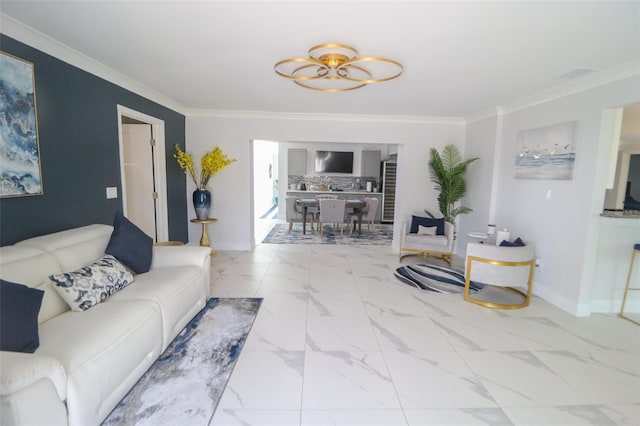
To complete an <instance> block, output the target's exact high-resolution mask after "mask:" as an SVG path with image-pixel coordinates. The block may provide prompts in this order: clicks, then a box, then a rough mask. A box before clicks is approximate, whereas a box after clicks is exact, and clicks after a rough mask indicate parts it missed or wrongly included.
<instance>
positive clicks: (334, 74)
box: [274, 43, 404, 92]
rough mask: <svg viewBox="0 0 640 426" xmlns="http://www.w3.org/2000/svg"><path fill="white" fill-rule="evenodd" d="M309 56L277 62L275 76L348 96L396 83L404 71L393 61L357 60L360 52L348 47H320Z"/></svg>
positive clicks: (341, 45)
mask: <svg viewBox="0 0 640 426" xmlns="http://www.w3.org/2000/svg"><path fill="white" fill-rule="evenodd" d="M308 53H309V57H307V58H290V59H283V60H282V61H279V62H277V63H276V64H275V65H274V69H275V71H276V73H277V74H278V75H280V76H282V77H285V78H289V79H291V80H293V82H294V83H296V84H298V85H300V86H302V87H305V88H307V89H312V90H318V91H320V92H346V91H349V90H355V89H359V88H361V87H364V86H366V85H367V84H371V83H381V82H383V81H389V80H393V79H394V78H397V77H398V76H400V74H402V71H403V70H404V67H403V66H402V64H401V63H400V62H398V61H394V60H393V59H386V58H380V57H378V56H358V51H357V50H356V49H354V48H353V47H351V46H347V45H346V44H339V43H325V44H319V45H317V46H313V47H312V48H311V49H309V52H308Z"/></svg>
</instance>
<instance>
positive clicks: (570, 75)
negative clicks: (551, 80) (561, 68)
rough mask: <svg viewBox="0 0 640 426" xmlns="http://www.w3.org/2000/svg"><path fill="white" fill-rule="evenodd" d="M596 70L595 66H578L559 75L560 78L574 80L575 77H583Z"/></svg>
mask: <svg viewBox="0 0 640 426" xmlns="http://www.w3.org/2000/svg"><path fill="white" fill-rule="evenodd" d="M594 71H595V70H594V69H593V68H576V69H575V70H573V71H569V72H568V73H566V74H562V75H561V76H558V79H562V80H573V79H576V78H578V77H582V76H583V75H586V74H589V73H592V72H594Z"/></svg>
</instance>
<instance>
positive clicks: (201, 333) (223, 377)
mask: <svg viewBox="0 0 640 426" xmlns="http://www.w3.org/2000/svg"><path fill="white" fill-rule="evenodd" d="M262 300H263V299H258V298H256V299H251V298H237V299H218V298H213V299H210V300H209V302H208V303H207V305H206V306H205V308H204V309H203V310H202V311H200V313H198V315H196V316H195V317H194V318H193V320H191V322H190V323H189V324H187V326H186V327H185V329H184V330H182V332H180V334H179V335H178V336H177V337H176V338H175V339H174V341H173V342H171V344H170V345H169V347H167V349H166V350H165V351H164V352H163V353H162V355H161V356H160V358H158V360H156V362H155V363H154V364H153V365H152V366H151V368H149V370H148V371H147V372H146V373H145V375H144V376H142V378H141V379H140V380H139V381H138V383H137V384H136V385H135V386H134V387H133V389H131V391H130V392H129V393H128V394H127V396H126V397H125V398H124V399H123V400H122V401H120V403H119V404H118V405H117V406H116V408H115V409H114V410H113V411H112V412H111V414H110V415H109V417H107V419H106V420H105V421H104V423H103V425H109V426H113V425H208V424H209V422H210V421H211V418H212V417H213V414H214V412H215V410H216V407H217V405H218V401H220V398H221V397H222V393H223V391H224V389H225V387H226V385H227V381H228V380H229V376H230V375H231V372H232V370H233V367H234V365H235V363H236V360H237V359H238V356H239V355H240V351H241V350H242V346H243V345H244V342H245V340H246V339H247V335H248V334H249V331H250V330H251V326H252V325H253V321H254V320H255V317H256V315H257V313H258V310H259V309H260V305H261V304H262Z"/></svg>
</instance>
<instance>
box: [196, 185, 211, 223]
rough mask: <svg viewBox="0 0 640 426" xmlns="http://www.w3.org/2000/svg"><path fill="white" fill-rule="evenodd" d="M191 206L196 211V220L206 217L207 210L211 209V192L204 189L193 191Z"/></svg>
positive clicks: (207, 216)
mask: <svg viewBox="0 0 640 426" xmlns="http://www.w3.org/2000/svg"><path fill="white" fill-rule="evenodd" d="M193 208H194V209H195V211H196V218H198V220H206V219H208V218H209V210H210V209H211V192H209V191H208V190H206V189H196V190H195V191H193Z"/></svg>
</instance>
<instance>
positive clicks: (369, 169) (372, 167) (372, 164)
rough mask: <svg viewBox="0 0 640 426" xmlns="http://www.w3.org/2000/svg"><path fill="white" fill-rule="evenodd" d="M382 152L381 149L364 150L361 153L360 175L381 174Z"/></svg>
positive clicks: (373, 175)
mask: <svg viewBox="0 0 640 426" xmlns="http://www.w3.org/2000/svg"><path fill="white" fill-rule="evenodd" d="M381 159H382V152H381V151H379V150H362V152H361V155H360V176H363V177H375V178H376V180H377V179H378V176H379V174H380V160H381Z"/></svg>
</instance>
